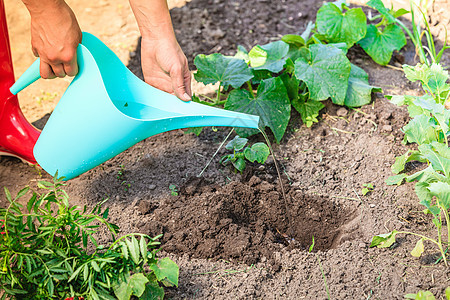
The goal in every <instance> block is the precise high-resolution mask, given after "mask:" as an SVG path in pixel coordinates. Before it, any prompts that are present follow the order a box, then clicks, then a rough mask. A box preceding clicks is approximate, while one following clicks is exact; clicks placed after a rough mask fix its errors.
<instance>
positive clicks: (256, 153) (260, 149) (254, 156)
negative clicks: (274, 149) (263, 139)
mask: <svg viewBox="0 0 450 300" xmlns="http://www.w3.org/2000/svg"><path fill="white" fill-rule="evenodd" d="M269 154H270V151H269V147H267V145H266V144H264V143H256V144H253V146H251V147H247V148H245V150H244V155H245V158H246V159H247V160H249V161H251V162H255V161H256V162H258V163H260V164H263V163H265V162H266V160H267V158H268V157H269Z"/></svg>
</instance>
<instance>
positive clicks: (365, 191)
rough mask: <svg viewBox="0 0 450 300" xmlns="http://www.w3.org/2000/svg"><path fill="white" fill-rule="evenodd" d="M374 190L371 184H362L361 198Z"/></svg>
mask: <svg viewBox="0 0 450 300" xmlns="http://www.w3.org/2000/svg"><path fill="white" fill-rule="evenodd" d="M373 189H374V187H373V184H372V183H364V184H363V189H362V190H361V194H362V195H363V196H365V195H367V194H368V193H370V192H372V191H373Z"/></svg>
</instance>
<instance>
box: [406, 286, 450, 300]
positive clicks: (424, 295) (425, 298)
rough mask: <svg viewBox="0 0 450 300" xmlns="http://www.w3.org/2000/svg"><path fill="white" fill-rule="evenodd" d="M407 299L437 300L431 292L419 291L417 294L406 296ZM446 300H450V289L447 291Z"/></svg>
mask: <svg viewBox="0 0 450 300" xmlns="http://www.w3.org/2000/svg"><path fill="white" fill-rule="evenodd" d="M405 299H414V300H435V299H436V297H434V295H433V293H432V292H430V291H418V292H417V293H416V294H406V295H405ZM445 299H447V300H450V287H448V288H446V289H445Z"/></svg>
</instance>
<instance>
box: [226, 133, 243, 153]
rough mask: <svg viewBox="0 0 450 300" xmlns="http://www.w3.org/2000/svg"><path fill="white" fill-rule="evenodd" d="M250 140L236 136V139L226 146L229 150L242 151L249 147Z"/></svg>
mask: <svg viewBox="0 0 450 300" xmlns="http://www.w3.org/2000/svg"><path fill="white" fill-rule="evenodd" d="M247 142H248V139H246V138H241V137H239V136H235V137H234V139H232V140H231V141H229V142H228V144H227V145H226V146H225V148H226V149H228V150H234V151H240V150H242V149H244V147H245V145H247Z"/></svg>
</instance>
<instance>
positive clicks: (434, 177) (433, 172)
mask: <svg viewBox="0 0 450 300" xmlns="http://www.w3.org/2000/svg"><path fill="white" fill-rule="evenodd" d="M403 70H404V72H405V75H406V77H407V78H408V79H409V80H410V81H419V82H420V83H421V85H422V88H423V91H424V95H423V96H407V95H402V96H387V98H388V99H390V100H391V102H393V103H394V104H397V105H399V106H401V105H407V106H408V112H409V115H410V117H411V118H412V119H411V120H410V122H409V123H408V124H407V125H405V126H404V127H403V132H404V133H405V138H404V143H416V144H417V145H418V148H417V150H413V151H411V150H408V151H406V153H404V154H403V155H401V156H399V157H397V158H396V159H395V163H394V164H393V165H392V167H391V169H392V172H393V173H394V174H396V175H395V176H392V177H390V178H388V180H387V184H392V185H393V184H402V182H403V181H404V180H406V181H407V182H412V181H416V185H415V191H416V195H417V197H418V198H419V201H420V204H422V205H424V206H425V210H424V213H426V214H430V215H431V216H432V217H433V224H434V225H435V227H436V229H437V239H433V238H430V237H426V236H423V235H420V234H416V233H412V232H397V231H395V230H394V231H392V232H390V233H388V234H385V235H379V236H376V237H374V239H373V240H372V245H371V246H378V247H389V246H390V245H392V243H393V242H395V236H396V235H397V234H400V233H403V234H412V235H415V236H418V237H419V238H420V239H419V240H418V241H417V243H416V246H415V247H414V249H413V251H412V252H411V254H412V255H413V256H416V257H420V256H421V254H422V253H423V252H424V249H425V245H424V241H430V242H432V243H434V244H435V245H436V246H438V248H439V251H440V252H441V256H442V259H443V260H444V262H445V264H446V265H447V259H446V252H447V249H448V245H449V244H450V226H449V224H450V217H449V212H448V210H449V208H450V149H449V148H448V139H447V136H448V135H449V133H450V132H449V120H450V111H448V110H447V109H445V107H444V103H445V102H446V101H447V99H448V96H449V93H450V85H448V84H447V81H448V79H449V74H448V72H447V71H445V70H444V69H443V68H442V66H440V65H439V64H435V63H433V64H431V65H430V66H428V65H426V64H420V63H419V64H417V65H416V66H415V67H411V66H407V65H404V66H403ZM410 161H419V162H422V163H426V164H427V165H428V166H427V167H426V168H425V169H423V170H421V171H418V172H416V173H414V174H412V175H408V174H406V173H402V172H403V171H404V169H405V165H406V163H408V162H410ZM443 219H444V220H445V222H444V221H443ZM444 224H446V225H447V236H448V240H447V242H443V241H442V230H443V226H444ZM444 248H446V250H444Z"/></svg>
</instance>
